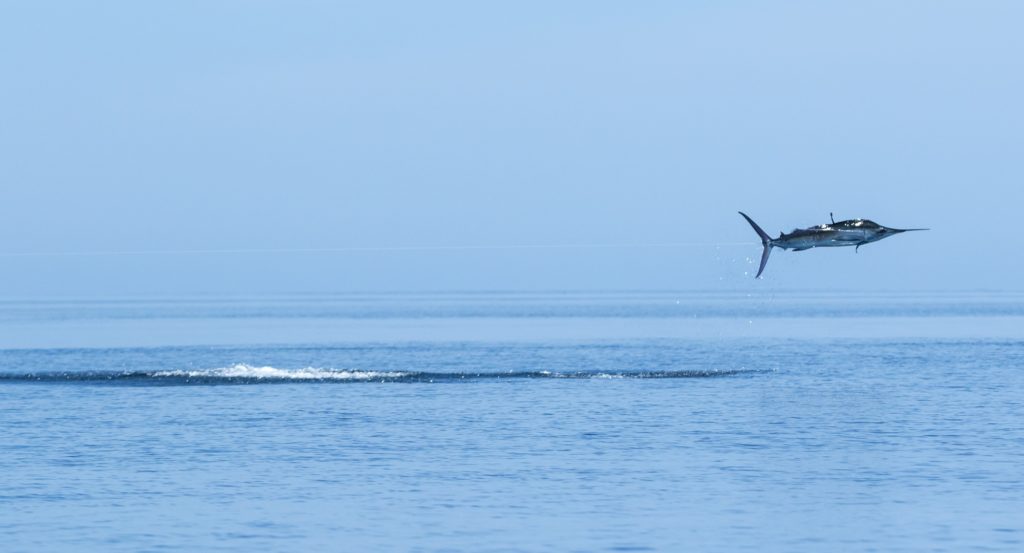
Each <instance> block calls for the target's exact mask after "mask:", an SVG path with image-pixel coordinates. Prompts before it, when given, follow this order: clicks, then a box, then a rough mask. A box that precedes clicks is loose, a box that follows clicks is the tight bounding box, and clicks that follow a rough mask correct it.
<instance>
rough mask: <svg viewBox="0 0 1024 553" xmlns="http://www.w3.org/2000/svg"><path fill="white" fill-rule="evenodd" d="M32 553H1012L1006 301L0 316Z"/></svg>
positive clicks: (6, 477)
mask: <svg viewBox="0 0 1024 553" xmlns="http://www.w3.org/2000/svg"><path fill="white" fill-rule="evenodd" d="M0 430H2V434H0V467H2V472H0V537H2V544H3V545H2V550H3V551H9V552H17V551H25V552H29V551H31V552H36V551H217V550H232V551H237V550H245V551H300V550H332V551H424V552H426V551H467V552H484V551H503V552H504V551H681V550H720V551H741V550H748V551H836V550H841V551H870V550H884V551H969V550H985V551H1020V550H1024V468H1022V467H1024V295H1021V294H1007V293H998V294H997V293H946V294H918V295H913V294H912V295H908V294H856V295H853V294H798V293H792V292H784V291H775V292H772V293H765V294H725V293H696V292H688V293H681V292H660V293H604V294H589V293H588V294H584V293H551V294H515V293H501V294H499V293H495V294H436V295H415V294H390V295H348V296H332V297H307V296H297V297H275V298H201V297H200V298H173V299H151V298H150V299H123V300H118V301H99V300H96V301H91V300H76V301H70V300H62V301H43V300H39V301H6V302H0Z"/></svg>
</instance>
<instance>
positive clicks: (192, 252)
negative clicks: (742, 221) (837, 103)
mask: <svg viewBox="0 0 1024 553" xmlns="http://www.w3.org/2000/svg"><path fill="white" fill-rule="evenodd" d="M752 245H757V244H756V243H754V242H660V243H648V244H506V245H486V246H473V245H449V246H348V247H339V248H266V249H254V248H235V249H189V250H96V251H81V252H0V257H99V256H135V255H137V256H149V255H245V254H317V253H360V252H367V253H371V252H429V251H486V250H568V249H616V248H618V249H629V248H700V247H732V246H752Z"/></svg>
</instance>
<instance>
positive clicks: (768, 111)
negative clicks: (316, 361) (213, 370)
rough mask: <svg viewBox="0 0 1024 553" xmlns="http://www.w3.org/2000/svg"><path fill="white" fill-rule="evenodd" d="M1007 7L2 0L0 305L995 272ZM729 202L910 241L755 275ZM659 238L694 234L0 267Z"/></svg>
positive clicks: (757, 215)
mask: <svg viewBox="0 0 1024 553" xmlns="http://www.w3.org/2000/svg"><path fill="white" fill-rule="evenodd" d="M1022 21H1024V4H1022V3H1020V2H1015V1H1007V2H996V1H984V2H979V1H963V2H942V1H922V2H892V1H889V0H886V1H880V2H867V1H863V0H858V1H852V2H817V1H814V2H675V1H673V2H642V3H628V2H594V1H585V2H508V3H502V4H501V5H499V3H496V2H463V3H452V2H362V3H359V4H354V3H353V4H349V3H344V2H298V1H287V2H284V1H281V2H268V1H254V0H244V1H242V0H239V1H235V2H217V1H211V0H203V1H196V2H187V1H182V0H175V1H168V2H138V1H126V2H77V1H75V2H45V1H31V2H4V3H3V4H2V5H0V71H2V75H3V79H2V81H0V82H2V85H0V187H2V196H0V253H2V254H4V255H0V296H3V297H9V298H10V297H13V298H18V297H28V296H64V295H83V296H92V295H100V296H104V295H106V296H109V295H125V294H127V295H136V294H161V295H163V294H183V293H225V292H233V293H280V292H345V291H362V290H462V289H471V290H492V289H505V290H507V289H526V290H535V289H692V288H696V289H704V288H730V289H747V288H751V289H757V288H761V289H764V288H779V289H782V288H797V289H801V288H820V289H853V290H857V289H871V290H875V289H896V290H919V289H920V290H931V289H937V288H939V289H978V288H990V289H1018V290H1019V289H1022V288H1024V286H1022V284H1021V282H1022V278H1024V253H1022V251H1021V247H1020V238H1019V237H1020V233H1019V229H1018V226H1019V225H1018V220H1019V216H1020V214H1021V213H1024V201H1022V200H1024V192H1022V188H1024V178H1022V177H1024V167H1022V160H1024V136H1022V129H1024V108H1022V101H1024V100H1022V99H1024V33H1021V22H1022ZM737 210H743V211H746V212H747V213H749V214H750V215H751V216H752V217H753V218H754V219H755V220H757V221H758V222H759V223H761V225H762V226H763V227H765V229H766V230H768V231H769V232H771V233H772V234H775V233H777V232H778V231H780V230H785V231H789V230H791V229H792V228H793V227H797V226H808V225H812V224H818V223H821V222H825V221H827V220H828V214H829V211H834V212H835V213H836V217H837V219H838V218H840V217H842V218H851V217H866V218H871V219H874V220H876V221H878V222H880V223H882V224H887V225H890V226H896V227H932V229H933V230H932V231H931V232H928V233H915V234H913V235H911V234H907V235H903V236H898V237H895V238H891V239H889V240H885V241H883V242H880V243H878V244H871V245H868V246H866V247H864V248H862V249H861V251H860V253H858V254H855V253H854V252H853V250H852V248H842V249H834V250H812V251H807V252H799V253H793V252H782V251H776V252H775V253H774V254H773V259H772V261H771V262H770V263H769V265H768V269H767V270H766V277H767V278H766V279H765V280H764V281H759V282H755V281H753V280H752V278H751V274H750V273H749V272H750V271H752V270H756V260H757V258H758V257H759V254H760V246H759V245H758V244H757V239H756V235H754V233H753V231H751V229H750V228H749V227H748V226H747V224H746V223H745V222H744V221H743V220H742V218H740V216H739V215H737V214H736V211H737ZM666 242H672V243H679V242H682V243H690V244H693V245H691V246H679V247H628V248H596V249H585V248H580V249H572V248H567V249H514V250H507V249H495V250H491V249H480V250H424V251H407V250H403V251H366V252H338V253H259V254H257V253H234V254H173V255H172V254H149V255H113V256H92V255H86V256H67V255H55V256H11V255H7V254H11V253H32V254H37V253H45V252H93V251H110V250H113V251H160V250H206V249H285V250H290V249H307V248H314V249H315V248H344V247H364V248H373V247H392V246H503V245H522V244H549V245H562V244H578V243H583V244H650V243H666ZM736 242H749V243H750V244H749V245H748V246H737V245H735V244H734V243H736ZM718 243H722V244H725V245H723V246H721V247H715V246H712V245H711V244H718Z"/></svg>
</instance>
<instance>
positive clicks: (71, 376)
mask: <svg viewBox="0 0 1024 553" xmlns="http://www.w3.org/2000/svg"><path fill="white" fill-rule="evenodd" d="M756 372H763V371H758V370H748V369H722V370H706V369H699V370H665V371H622V372H608V371H601V372H597V371H505V372H498V371H494V372H424V371H362V370H347V369H326V368H317V367H306V368H298V369H284V368H278V367H270V366H262V367H260V366H254V365H247V364H237V365H232V366H230V367H219V368H214V369H188V370H184V369H182V370H165V371H120V372H118V371H69V372H37V373H3V372H0V382H25V383H29V382H37V383H46V382H50V383H74V382H79V383H94V384H122V385H142V386H154V385H157V386H158V385H169V386H174V385H216V384H262V383H267V384H269V383H299V382H323V383H329V382H338V383H341V382H420V383H433V382H466V381H482V380H505V379H509V380H511V379H576V380H600V379H638V380H643V379H673V378H714V377H723V376H736V375H741V374H749V373H756Z"/></svg>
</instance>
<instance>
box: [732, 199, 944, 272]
mask: <svg viewBox="0 0 1024 553" xmlns="http://www.w3.org/2000/svg"><path fill="white" fill-rule="evenodd" d="M739 213H740V215H742V216H743V218H744V219H746V220H747V222H748V223H750V226H752V227H754V230H755V231H757V235H758V236H760V237H761V244H762V245H764V252H763V253H761V266H760V267H758V269H757V276H755V277H754V278H760V277H761V273H763V272H764V266H765V265H767V264H768V255H769V254H770V253H772V248H782V249H784V250H793V251H795V252H799V251H803V250H809V249H811V248H835V247H839V246H856V247H855V248H854V250H853V251H859V250H860V247H861V246H863V245H864V244H868V243H871V242H877V241H879V240H881V239H883V238H888V237H890V236H893V235H895V234H899V233H901V232H907V231H911V230H928V229H926V228H904V229H899V228H889V227H883V226H882V225H880V224H878V223H876V222H874V221H869V220H867V219H847V220H846V221H839V222H838V223H837V222H836V220H835V218H834V217H832V214H831V213H829V218H830V219H832V223H831V224H824V225H818V226H816V227H809V228H798V229H793V232H790V233H789V234H786V233H783V232H780V233H779V237H778V238H772V237H770V236H768V233H767V232H765V231H763V230H761V227H759V226H757V223H755V222H754V220H753V219H751V218H750V217H748V216H747V214H746V213H743V212H742V211H740V212H739Z"/></svg>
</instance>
